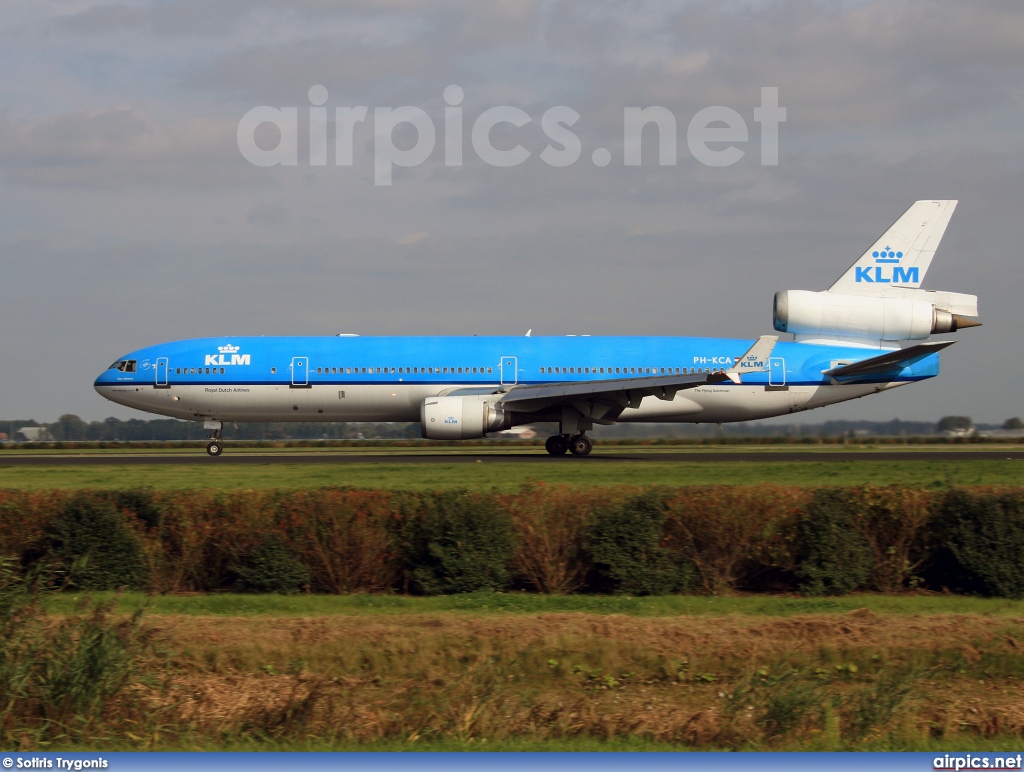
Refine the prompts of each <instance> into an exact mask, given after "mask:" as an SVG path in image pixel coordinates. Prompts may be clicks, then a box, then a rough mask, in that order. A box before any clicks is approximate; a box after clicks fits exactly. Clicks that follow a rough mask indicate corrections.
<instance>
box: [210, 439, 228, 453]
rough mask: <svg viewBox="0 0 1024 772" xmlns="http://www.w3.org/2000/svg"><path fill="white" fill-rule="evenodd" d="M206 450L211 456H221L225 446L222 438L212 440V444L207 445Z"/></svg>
mask: <svg viewBox="0 0 1024 772" xmlns="http://www.w3.org/2000/svg"><path fill="white" fill-rule="evenodd" d="M206 452H207V453H209V454H210V455H211V456H219V455H220V454H221V453H223V452H224V446H223V445H222V444H221V442H220V440H210V444H209V445H207V446H206Z"/></svg>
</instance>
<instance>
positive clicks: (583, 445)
mask: <svg viewBox="0 0 1024 772" xmlns="http://www.w3.org/2000/svg"><path fill="white" fill-rule="evenodd" d="M593 449H594V443H592V442H591V441H590V438H589V437H588V436H587V435H585V434H577V435H576V436H575V437H573V438H572V439H571V440H570V441H569V450H571V451H572V454H573V455H574V456H589V455H590V451H592V450H593Z"/></svg>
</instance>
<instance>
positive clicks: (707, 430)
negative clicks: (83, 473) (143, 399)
mask: <svg viewBox="0 0 1024 772" xmlns="http://www.w3.org/2000/svg"><path fill="white" fill-rule="evenodd" d="M943 420H947V419H943ZM962 420H964V421H966V422H967V426H970V419H968V418H965V419H962ZM941 423H942V422H941V421H939V422H928V421H900V420H899V419H894V420H892V421H825V422H824V423H820V424H786V425H778V424H775V425H772V424H764V423H760V422H751V423H737V424H725V425H723V426H721V427H719V426H717V425H715V424H698V425H689V424H680V425H655V424H635V425H634V424H622V425H617V426H612V427H597V429H596V430H595V431H594V432H593V433H594V435H595V436H598V437H603V438H620V439H626V438H638V437H678V438H715V437H721V438H735V437H765V438H813V437H850V438H853V437H921V436H929V435H936V434H937V433H939V431H940V424H941ZM34 426H38V427H45V429H46V434H47V435H48V436H45V437H43V438H41V439H50V440H54V441H57V442H61V441H72V442H81V441H92V442H97V441H101V442H139V441H157V442H160V441H181V440H201V439H205V438H207V437H208V436H209V431H207V430H205V429H203V425H202V423H201V422H198V421H180V420H177V419H174V418H156V419H152V420H148V421H147V420H140V419H137V418H132V419H130V420H127V421H122V420H120V419H118V418H107V419H106V420H103V421H84V420H82V419H81V418H79V417H78V416H76V415H70V414H67V415H62V416H61V417H60V418H59V419H58V420H57V421H54V422H53V423H39V422H37V421H35V420H33V419H25V420H0V434H5V435H6V436H7V438H8V439H12V440H13V439H16V433H17V431H18V430H19V429H21V428H23V427H34ZM549 428H550V429H551V431H554V430H555V427H554V425H552V426H551V427H549ZM975 428H977V429H981V430H984V429H996V428H999V426H998V425H991V426H988V425H985V424H979V425H977V426H976V427H975ZM541 431H542V432H543V431H544V429H543V428H542V430H541ZM419 436H420V428H419V424H415V423H266V422H251V423H240V424H238V426H237V427H236V426H235V425H233V424H227V425H225V427H224V438H225V439H228V440H317V439H328V440H358V439H403V438H405V439H411V438H417V437H419Z"/></svg>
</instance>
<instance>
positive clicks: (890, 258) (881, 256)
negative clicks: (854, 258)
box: [871, 247, 903, 263]
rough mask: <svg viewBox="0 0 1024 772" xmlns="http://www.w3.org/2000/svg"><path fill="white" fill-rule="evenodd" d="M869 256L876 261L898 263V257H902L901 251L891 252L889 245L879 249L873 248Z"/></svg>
mask: <svg viewBox="0 0 1024 772" xmlns="http://www.w3.org/2000/svg"><path fill="white" fill-rule="evenodd" d="M871 256H872V257H873V258H875V262H876V263H898V262H899V261H900V258H901V257H903V253H902V252H893V251H892V250H891V249H890V248H889V247H886V248H885V249H883V250H881V251H879V250H877V249H876V250H875V251H874V252H872V253H871Z"/></svg>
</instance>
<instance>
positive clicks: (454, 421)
mask: <svg viewBox="0 0 1024 772" xmlns="http://www.w3.org/2000/svg"><path fill="white" fill-rule="evenodd" d="M444 422H445V423H446V424H457V423H458V422H459V419H457V418H456V417H455V416H453V415H450V416H448V417H447V418H446V419H444Z"/></svg>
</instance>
